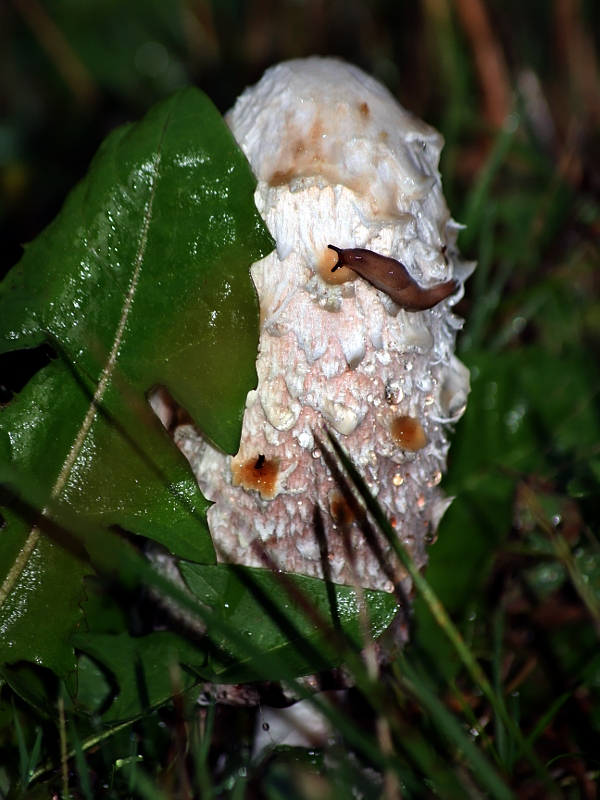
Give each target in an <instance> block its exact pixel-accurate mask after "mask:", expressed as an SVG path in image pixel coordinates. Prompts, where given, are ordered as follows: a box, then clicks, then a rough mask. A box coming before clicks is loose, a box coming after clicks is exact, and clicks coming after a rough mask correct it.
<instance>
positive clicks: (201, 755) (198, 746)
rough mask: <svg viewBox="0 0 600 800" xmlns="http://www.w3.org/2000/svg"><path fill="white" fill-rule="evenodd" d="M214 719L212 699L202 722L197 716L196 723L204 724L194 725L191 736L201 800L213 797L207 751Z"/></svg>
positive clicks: (196, 780) (197, 787) (209, 799)
mask: <svg viewBox="0 0 600 800" xmlns="http://www.w3.org/2000/svg"><path fill="white" fill-rule="evenodd" d="M214 719H215V702H214V698H213V700H212V702H211V703H210V705H209V706H208V708H207V710H206V716H205V717H204V720H201V719H200V714H198V720H197V721H198V723H201V722H203V723H204V724H203V725H202V726H200V724H197V725H194V726H193V728H192V736H191V739H192V742H191V745H192V753H193V756H194V766H195V768H196V774H195V776H194V779H195V783H196V791H197V792H198V795H199V796H200V797H202V798H203V800H211V798H212V797H213V796H214V791H213V785H212V781H211V779H210V769H209V766H208V751H209V749H210V742H211V738H212V731H213V724H214Z"/></svg>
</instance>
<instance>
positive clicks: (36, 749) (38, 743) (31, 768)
mask: <svg viewBox="0 0 600 800" xmlns="http://www.w3.org/2000/svg"><path fill="white" fill-rule="evenodd" d="M42 737H43V731H42V729H41V728H38V729H37V731H36V735H35V742H34V743H33V749H32V750H31V755H30V756H29V763H28V765H27V784H26V785H29V783H30V781H31V777H32V775H33V773H34V772H35V768H36V767H37V762H38V760H39V757H40V750H41V749H42Z"/></svg>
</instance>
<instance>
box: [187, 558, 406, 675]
mask: <svg viewBox="0 0 600 800" xmlns="http://www.w3.org/2000/svg"><path fill="white" fill-rule="evenodd" d="M180 568H181V573H182V575H183V577H184V579H185V581H186V583H187V585H188V587H189V588H190V590H191V591H192V592H193V593H194V594H195V595H196V597H198V599H199V600H200V601H201V602H202V603H205V604H206V605H207V606H210V607H212V608H213V609H214V612H215V615H216V617H217V618H218V619H219V620H220V621H222V622H224V623H225V624H226V625H228V626H230V627H231V628H233V629H234V630H236V631H237V632H238V634H241V635H242V636H244V637H248V640H249V641H250V642H251V643H252V644H253V645H254V647H256V648H258V649H259V651H260V652H261V653H269V654H271V655H272V656H275V657H276V659H277V663H278V664H280V665H281V669H282V674H290V673H291V674H294V675H306V674H308V673H310V672H316V671H318V670H322V669H329V668H331V667H335V666H338V665H339V664H341V663H342V662H343V660H344V642H343V640H340V637H339V635H338V636H337V639H336V634H343V635H344V636H345V637H346V639H347V640H349V642H350V643H351V645H352V646H353V647H358V648H362V647H364V642H363V635H362V630H361V627H360V623H359V601H358V597H357V594H356V591H355V589H353V588H352V587H350V586H341V585H337V584H332V583H329V582H327V581H323V580H319V579H318V578H307V577H305V576H303V575H291V574H286V575H283V576H282V574H281V573H278V572H271V571H270V570H265V569H253V568H250V567H239V566H231V565H227V564H219V565H218V566H212V565H203V564H191V563H185V562H183V563H182V564H180ZM364 597H365V605H366V609H367V614H368V617H369V620H370V622H371V634H372V636H373V637H374V638H377V637H378V636H379V635H380V634H381V633H382V632H383V631H384V630H385V629H386V628H387V627H388V625H389V624H390V623H391V621H392V619H393V618H394V616H395V615H396V612H397V610H398V606H397V601H396V598H395V596H394V595H392V594H388V593H387V592H377V591H372V590H369V589H365V590H364ZM307 606H309V607H310V609H311V610H310V612H307ZM209 635H210V638H211V641H212V644H213V649H212V650H211V653H210V658H209V667H203V668H202V669H201V670H200V673H201V674H202V675H203V676H204V677H205V678H206V679H207V680H215V681H218V682H220V683H238V682H243V681H253V680H277V679H279V678H281V677H282V675H276V674H273V673H272V669H271V668H269V669H265V665H264V664H263V663H262V662H261V660H260V659H257V658H256V657H253V656H252V657H251V656H249V655H248V653H247V651H243V650H240V649H239V648H238V647H237V646H236V645H235V644H234V643H232V642H231V640H229V639H227V637H225V636H222V635H220V634H214V635H213V634H211V631H210V629H209ZM340 644H341V645H342V646H341V647H340Z"/></svg>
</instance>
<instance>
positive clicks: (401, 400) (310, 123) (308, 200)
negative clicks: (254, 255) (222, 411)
mask: <svg viewBox="0 0 600 800" xmlns="http://www.w3.org/2000/svg"><path fill="white" fill-rule="evenodd" d="M226 120H227V123H228V124H229V126H230V128H231V130H232V132H233V134H234V136H235V137H236V139H237V141H238V143H239V144H240V146H241V148H242V149H243V151H244V153H245V154H246V156H247V158H248V160H249V162H250V164H251V166H252V169H253V171H254V173H255V175H256V178H257V180H258V186H257V189H256V194H255V201H256V205H257V207H258V209H259V211H260V213H261V214H262V216H263V218H264V219H265V222H266V224H267V225H268V227H269V230H270V231H271V233H272V235H273V237H274V239H275V241H276V250H275V251H274V252H272V253H271V254H270V255H268V256H267V257H266V258H264V259H263V260H262V261H259V262H257V263H255V264H253V265H252V268H251V272H252V278H253V280H254V283H255V286H256V290H257V292H258V297H259V300H260V314H261V316H260V344H259V352H258V355H257V361H256V369H257V373H258V385H257V387H256V389H254V390H253V391H251V392H249V393H248V397H247V401H246V409H245V413H244V419H243V429H242V437H241V442H240V448H239V452H238V453H237V455H236V456H235V457H231V456H228V455H225V454H224V453H222V452H221V451H219V450H218V449H216V448H215V447H213V446H212V445H211V444H210V443H209V442H207V441H206V440H205V439H204V438H203V437H202V435H201V434H200V433H199V432H198V431H197V430H196V429H195V428H194V427H193V426H192V425H190V424H184V425H181V426H179V427H178V428H177V430H176V432H175V439H176V441H177V443H178V445H179V447H180V448H181V450H182V451H183V452H184V453H185V455H186V456H187V458H188V459H189V461H190V463H191V465H192V468H193V470H194V472H195V474H196V476H197V479H198V482H199V485H200V487H201V489H202V491H203V493H204V495H205V496H206V497H207V498H208V499H209V500H211V501H212V503H213V505H212V507H211V508H210V510H209V511H208V523H209V527H210V531H211V534H212V536H213V540H214V541H215V544H216V548H217V551H218V554H219V559H220V560H222V561H227V562H228V563H235V564H243V565H246V566H254V567H264V566H265V554H268V558H269V559H270V562H271V563H275V564H276V565H277V566H278V567H279V568H281V569H282V570H285V571H287V572H295V573H300V574H303V575H308V576H314V577H319V578H324V577H326V578H328V579H330V580H333V581H335V582H338V583H344V584H351V585H354V584H355V583H356V581H357V580H358V581H359V582H360V583H361V584H362V586H364V587H367V588H371V589H379V590H384V591H388V592H390V591H393V589H394V585H395V584H397V583H399V582H401V584H402V587H403V589H404V591H405V593H406V594H409V593H410V589H411V585H410V579H409V578H408V577H407V576H406V574H405V573H404V572H402V571H401V570H399V568H396V569H395V571H393V570H392V571H390V569H383V568H382V564H381V554H380V555H379V556H378V555H377V554H376V553H375V552H374V550H373V548H372V546H371V545H370V544H369V543H368V542H367V540H366V538H365V534H364V531H363V527H364V526H363V522H362V519H361V517H362V512H361V509H360V507H358V506H357V505H356V504H353V503H352V502H349V500H348V497H347V495H346V494H344V491H343V489H342V488H340V485H339V476H338V475H336V470H335V466H334V465H333V464H332V462H331V460H328V459H327V457H326V453H325V452H324V448H323V446H322V442H323V441H324V440H325V439H326V434H325V429H326V428H327V429H329V430H332V431H334V432H335V433H336V435H337V436H338V438H339V440H340V442H341V443H342V445H343V446H344V448H345V449H346V450H347V451H348V453H349V454H350V456H351V458H352V459H353V460H354V462H355V464H356V465H357V467H358V468H359V469H360V470H361V472H362V474H363V475H364V477H365V479H366V481H367V483H368V485H369V486H370V488H371V491H372V492H373V494H375V495H376V497H377V500H378V501H379V503H380V505H381V506H382V508H383V509H384V511H385V512H386V514H387V515H388V516H389V518H390V519H391V521H392V524H393V526H394V527H395V529H396V531H397V533H398V536H399V537H400V538H401V539H402V541H403V543H404V544H405V545H406V547H407V548H408V549H409V551H410V553H411V554H412V557H413V558H414V560H415V561H416V563H417V565H418V566H419V567H422V566H424V565H425V563H426V561H427V555H426V544H427V542H428V541H431V539H432V536H433V534H434V532H435V529H436V528H437V525H438V523H439V521H440V518H441V516H442V514H443V513H444V511H445V509H446V508H447V506H448V505H449V501H448V499H446V498H445V497H444V494H443V492H442V491H441V490H440V488H439V486H438V484H439V482H440V480H441V477H442V472H443V471H444V469H445V466H446V456H447V452H448V447H449V444H448V436H447V429H448V425H450V424H451V423H454V422H456V421H457V419H458V418H459V417H460V416H461V414H462V413H463V411H464V409H465V405H466V400H467V395H468V392H469V373H468V370H467V369H466V367H464V366H463V365H462V364H461V363H460V361H458V359H457V358H456V357H455V355H454V347H455V338H456V332H457V331H458V330H459V329H460V327H461V325H462V320H461V319H460V318H459V317H457V316H456V315H454V314H453V312H452V306H453V305H454V304H455V303H456V302H457V301H458V300H459V299H460V297H461V296H462V293H463V283H464V280H465V279H466V277H468V275H469V274H470V272H471V271H472V269H473V266H474V265H473V264H469V263H467V262H465V261H463V260H462V259H461V257H460V255H459V254H458V252H457V247H456V238H457V233H458V230H459V226H458V225H457V223H456V222H454V221H453V220H452V219H451V217H450V213H449V211H448V208H447V206H446V203H445V200H444V197H443V194H442V186H441V179H440V174H439V172H438V161H439V155H440V150H441V147H442V137H441V136H440V134H439V133H437V131H435V130H434V129H433V128H431V127H429V126H428V125H426V124H424V123H423V122H421V121H420V120H418V119H416V118H415V117H414V116H412V115H411V114H410V113H409V112H408V111H406V110H405V109H404V108H402V106H401V105H399V103H398V102H397V101H396V99H395V98H394V97H393V96H392V95H391V94H390V93H389V92H388V90H387V89H385V88H384V87H383V86H382V85H381V84H380V83H378V82H377V81H376V80H374V79H373V78H371V77H369V76H368V75H366V74H365V73H364V72H362V71H361V70H359V69H358V68H356V67H354V66H351V65H349V64H346V63H344V62H342V61H339V60H335V59H330V58H316V57H314V58H308V59H301V60H294V61H289V62H286V63H283V64H280V65H278V66H276V67H273V68H272V69H269V70H268V71H267V72H266V73H265V75H264V76H263V78H262V79H261V80H260V82H259V83H258V84H257V85H256V86H254V87H252V88H249V89H247V90H246V91H245V92H244V93H243V94H242V95H241V97H240V98H239V99H238V100H237V102H236V104H235V106H234V107H233V109H232V110H231V111H230V112H229V113H228V114H227V117H226ZM331 242H334V243H335V245H336V246H335V247H334V248H333V249H332V248H330V247H328V245H329V244H330V243H331ZM355 248H359V249H363V250H369V251H371V253H375V254H378V255H380V256H383V257H387V258H388V260H391V259H394V260H395V262H396V263H397V262H400V266H402V267H403V269H404V274H405V275H407V276H408V279H409V280H410V281H411V282H412V283H411V285H413V284H414V285H415V286H417V289H418V287H421V289H423V290H429V289H430V288H431V287H432V286H437V285H438V284H447V286H448V288H447V289H446V290H444V291H442V292H441V293H440V295H443V298H442V299H441V300H440V302H436V303H435V304H434V305H433V307H431V308H427V309H426V310H416V309H408V310H407V309H406V308H402V307H400V306H399V305H398V304H397V303H396V302H394V299H392V297H390V296H389V294H388V293H387V292H386V291H385V289H384V290H382V289H381V288H377V285H373V283H372V282H370V281H369V280H365V279H364V278H363V277H359V275H357V273H356V272H354V271H353V270H352V269H350V268H348V266H343V265H341V264H340V265H338V254H337V253H336V252H335V251H336V250H340V249H341V250H351V249H355ZM336 265H337V266H339V268H336ZM334 270H335V271H334ZM431 296H432V297H433V296H434V295H431ZM396 299H397V298H396ZM232 346H235V345H234V343H232ZM323 537H324V538H323ZM323 541H326V547H325V552H326V557H325V559H324V549H323ZM348 543H350V544H349V545H348ZM349 546H350V548H351V551H352V554H353V556H352V558H349V557H348V556H349V552H348V549H349ZM379 548H380V550H381V552H382V553H383V555H384V557H387V555H388V550H389V547H388V545H387V543H386V542H385V541H384V540H383V539H382V538H381V539H379Z"/></svg>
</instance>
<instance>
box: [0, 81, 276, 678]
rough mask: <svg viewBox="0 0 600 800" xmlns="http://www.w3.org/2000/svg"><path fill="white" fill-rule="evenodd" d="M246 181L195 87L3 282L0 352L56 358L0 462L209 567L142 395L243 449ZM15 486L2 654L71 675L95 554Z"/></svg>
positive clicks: (117, 141) (176, 463) (192, 491)
mask: <svg viewBox="0 0 600 800" xmlns="http://www.w3.org/2000/svg"><path fill="white" fill-rule="evenodd" d="M254 187H255V181H254V178H253V176H252V173H251V171H250V168H249V165H248V163H247V161H246V160H245V158H244V156H243V154H242V153H241V151H240V150H239V148H238V147H237V144H236V143H235V141H234V139H233V137H232V135H231V133H230V132H229V130H228V129H227V127H226V126H225V124H224V123H223V121H222V119H221V117H220V115H219V114H218V112H217V110H216V109H215V108H214V106H213V105H212V104H211V103H210V101H209V100H208V99H207V98H206V97H205V96H204V95H202V94H201V93H200V92H198V91H197V90H195V89H192V88H186V89H182V90H181V91H179V92H178V93H177V94H175V95H173V96H172V97H171V98H169V99H168V100H166V101H164V102H163V103H161V104H159V105H157V106H156V107H155V108H154V109H152V110H151V111H150V112H149V113H148V115H147V116H146V117H145V118H144V119H143V120H142V121H141V122H139V123H137V124H133V125H127V126H124V127H123V128H119V129H118V130H116V131H114V132H113V133H112V134H110V136H109V137H108V138H107V140H106V141H105V143H104V144H103V145H102V147H101V148H100V150H99V152H98V154H97V155H96V157H95V159H94V161H93V162H92V165H91V167H90V170H89V172H88V174H87V176H86V177H85V179H84V180H83V181H82V182H81V183H80V184H79V185H78V186H77V187H76V188H75V189H74V190H73V192H72V193H71V195H70V196H69V198H68V199H67V201H66V203H65V206H64V208H63V209H62V211H61V213H60V214H59V216H58V217H57V218H56V220H55V221H54V222H53V223H52V224H51V225H50V226H49V227H48V228H47V229H46V230H45V231H44V232H43V233H42V234H41V235H40V236H39V237H38V238H37V239H36V240H35V241H34V242H33V243H32V244H31V245H29V246H28V247H27V249H26V252H25V255H24V257H23V259H22V260H21V262H20V263H19V264H17V266H16V267H14V268H13V270H12V271H11V272H10V273H9V274H8V276H7V277H6V279H5V280H4V281H3V283H2V284H1V285H0V352H7V351H11V350H19V349H23V348H32V347H36V346H38V345H40V344H41V343H42V342H45V341H48V342H50V344H51V345H52V347H53V349H54V350H55V352H57V353H58V356H59V357H58V358H57V359H56V360H54V361H52V363H50V364H49V365H48V366H47V367H46V368H44V369H42V370H41V371H40V372H38V373H37V374H36V375H35V376H34V377H33V379H32V380H31V381H30V382H29V383H28V384H27V385H26V386H25V388H24V390H23V391H22V392H21V393H20V394H19V395H18V396H17V397H15V398H14V399H13V401H12V402H11V403H10V404H9V405H8V407H6V408H5V409H4V410H3V411H2V412H0V473H1V471H2V465H3V464H5V465H6V467H7V471H10V472H11V474H12V473H14V471H15V470H16V471H17V473H18V474H19V475H21V476H23V480H24V481H34V482H35V484H36V486H37V487H38V489H40V488H41V489H43V490H45V492H46V495H47V496H48V497H49V498H50V497H51V498H52V500H53V502H54V503H56V505H57V507H59V508H60V507H65V508H66V509H68V510H69V512H78V513H81V514H83V515H85V516H86V517H87V518H89V519H90V520H91V521H92V522H93V523H94V524H98V523H99V524H101V525H103V526H110V525H118V526H120V527H121V528H125V529H127V530H129V531H131V532H133V533H136V534H142V535H144V536H147V537H149V538H151V539H154V540H155V541H158V542H160V543H162V544H163V545H165V546H166V547H167V548H168V549H170V550H171V552H173V553H175V554H176V555H179V556H182V557H185V558H187V559H192V560H198V561H202V562H208V563H211V562H214V560H215V554H214V548H213V545H212V542H211V539H210V535H209V533H208V529H207V526H206V521H205V517H204V512H205V509H206V507H207V502H206V501H205V500H204V498H203V497H202V496H201V494H200V492H199V489H198V486H197V483H196V481H195V478H194V476H193V474H192V472H191V469H190V468H189V465H188V463H187V461H186V460H185V458H184V457H183V455H182V454H181V453H180V452H179V450H178V449H177V448H176V446H175V445H174V444H173V442H172V441H171V440H170V438H169V437H168V436H167V434H166V432H165V431H164V430H163V429H162V426H161V425H160V423H159V422H158V420H157V419H156V417H155V416H154V414H153V412H152V411H151V410H150V408H149V406H148V403H147V401H146V394H147V392H148V391H149V390H150V389H151V388H152V387H153V386H154V385H156V384H161V385H164V386H166V387H167V388H168V390H169V392H170V394H171V395H172V396H173V397H174V398H175V400H176V401H178V402H179V403H180V404H181V405H183V406H184V407H185V408H186V409H187V410H188V411H189V412H190V414H191V415H192V417H193V418H194V420H195V421H196V423H197V424H198V425H199V426H200V427H201V428H202V429H203V431H204V432H205V434H206V435H207V436H208V437H209V438H210V439H211V440H212V441H214V442H215V443H216V444H217V445H218V446H219V447H221V448H222V449H224V450H226V451H227V452H235V450H236V449H237V444H238V439H239V434H240V429H241V419H242V414H243V408H244V401H245V397H246V394H247V392H248V390H249V389H250V388H252V386H254V385H255V382H256V375H255V368H254V362H255V356H256V348H257V342H258V304H257V299H256V293H255V290H254V287H253V285H252V283H251V280H250V275H249V271H248V268H249V265H250V264H251V263H252V262H253V261H255V260H257V259H259V258H261V257H262V256H264V255H265V254H266V253H268V252H269V251H270V249H271V247H272V240H271V238H270V236H269V234H268V232H267V230H266V228H265V227H264V225H263V223H262V220H261V219H260V216H259V215H258V212H257V210H256V208H255V206H254V204H253V192H254ZM232 340H234V341H235V346H232ZM0 479H2V480H6V476H4V477H3V476H2V475H1V474H0ZM11 489H12V492H13V495H14V496H15V497H14V498H13V501H12V503H11V506H10V510H8V511H7V512H6V513H5V512H4V511H3V512H2V513H3V516H4V517H5V518H6V520H7V523H8V524H7V525H5V527H4V528H3V529H2V530H1V532H0V581H2V583H1V584H0V625H1V626H2V628H3V630H5V631H8V635H7V636H3V637H2V642H1V643H0V660H1V661H5V662H9V663H12V662H14V661H16V660H19V659H32V660H35V661H37V663H40V664H43V665H46V666H49V667H50V668H51V669H53V670H55V671H56V672H57V674H59V675H65V674H66V673H67V672H68V671H69V670H72V669H74V668H75V661H74V655H73V651H72V648H71V647H70V646H69V645H68V640H69V637H70V635H71V634H72V633H73V632H75V631H76V630H77V628H78V626H80V625H81V622H82V612H81V609H80V606H79V603H80V602H81V601H82V600H83V599H84V597H85V595H84V593H83V586H82V577H83V576H84V575H85V574H88V573H89V572H90V567H89V565H88V564H87V563H86V559H85V554H84V553H82V552H81V548H78V547H77V545H74V544H73V542H71V541H69V540H68V538H66V537H63V536H61V534H60V532H57V531H56V530H53V529H52V530H51V529H50V528H49V527H48V526H47V525H46V524H45V523H44V514H43V513H42V516H41V517H40V518H39V519H38V518H36V513H38V512H39V511H43V509H42V508H39V509H37V510H36V509H27V508H25V509H23V508H21V506H20V505H19V501H18V495H19V486H14V485H13V486H12V487H11ZM15 498H16V499H15Z"/></svg>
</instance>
